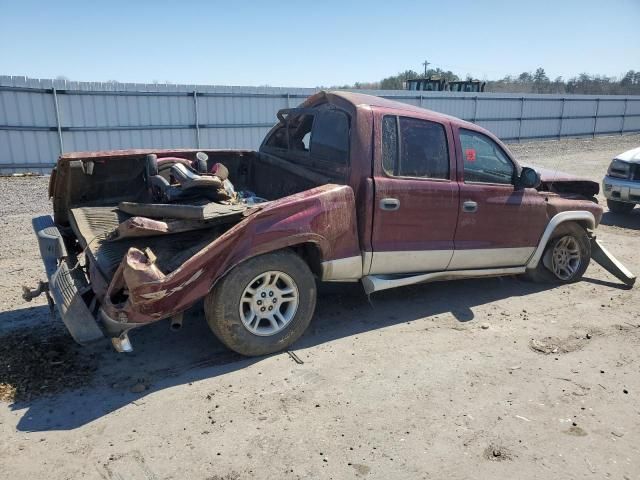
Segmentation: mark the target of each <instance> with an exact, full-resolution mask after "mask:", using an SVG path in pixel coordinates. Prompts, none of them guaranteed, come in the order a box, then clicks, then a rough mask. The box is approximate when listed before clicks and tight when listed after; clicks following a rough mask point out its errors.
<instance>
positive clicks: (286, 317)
mask: <svg viewBox="0 0 640 480" xmlns="http://www.w3.org/2000/svg"><path fill="white" fill-rule="evenodd" d="M299 302H300V296H299V294H298V286H297V285H296V282H294V281H293V278H291V277H290V276H289V275H287V274H286V273H284V272H278V271H269V272H265V273H261V274H260V275H258V276H257V277H255V278H254V279H253V280H251V282H249V285H247V287H246V288H245V289H244V292H243V293H242V296H241V297H240V319H241V320H242V324H243V325H244V326H245V328H246V329H247V330H249V331H250V332H251V333H253V334H254V335H259V336H262V337H266V336H269V335H275V334H276V333H279V332H281V331H282V330H284V328H285V327H286V326H287V325H289V323H291V320H293V317H294V316H295V314H296V311H297V310H298V304H299Z"/></svg>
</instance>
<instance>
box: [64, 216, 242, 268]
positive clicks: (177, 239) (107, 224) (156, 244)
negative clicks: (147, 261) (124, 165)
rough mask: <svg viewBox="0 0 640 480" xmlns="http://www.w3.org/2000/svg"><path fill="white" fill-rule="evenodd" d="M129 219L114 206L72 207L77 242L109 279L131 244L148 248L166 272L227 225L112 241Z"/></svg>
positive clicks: (72, 225)
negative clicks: (112, 236)
mask: <svg viewBox="0 0 640 480" xmlns="http://www.w3.org/2000/svg"><path fill="white" fill-rule="evenodd" d="M129 218H132V215H129V214H127V213H125V212H123V211H121V210H119V209H118V208H117V207H115V206H111V207H83V208H73V209H71V215H70V220H71V222H70V223H71V228H72V229H73V231H74V233H75V235H76V237H77V238H78V241H79V242H80V245H81V246H82V248H83V249H85V251H86V253H87V255H90V256H91V257H92V259H93V260H94V261H95V264H96V265H97V266H98V269H99V270H100V272H101V273H102V274H103V275H104V276H105V278H111V277H112V276H113V273H114V272H115V270H116V268H117V267H118V265H119V264H120V262H121V261H122V259H123V258H124V256H125V255H126V253H127V251H128V250H129V248H131V247H135V248H138V249H140V250H144V249H145V248H150V249H151V250H152V251H153V253H154V254H155V255H156V257H157V266H158V268H160V270H161V271H162V272H163V273H165V274H167V273H169V272H172V271H173V270H175V269H176V268H178V267H179V266H180V265H182V264H183V263H184V262H185V261H186V260H187V259H189V258H190V257H192V256H193V255H194V254H195V253H197V252H198V251H200V250H201V249H202V248H204V247H205V246H206V245H208V244H209V243H211V242H212V241H213V240H214V239H215V238H217V237H218V236H220V235H221V234H222V233H223V232H224V231H225V230H227V229H228V228H229V226H230V225H229V224H228V223H227V224H222V225H221V224H220V223H214V224H212V225H211V226H210V227H208V228H202V227H200V228H199V229H197V230H191V231H186V232H180V233H171V234H169V235H170V237H171V238H167V235H161V236H151V237H137V238H125V239H118V240H112V239H110V237H111V235H112V234H113V232H114V231H115V229H116V228H117V227H118V225H120V224H121V223H122V222H124V221H126V220H128V219H129Z"/></svg>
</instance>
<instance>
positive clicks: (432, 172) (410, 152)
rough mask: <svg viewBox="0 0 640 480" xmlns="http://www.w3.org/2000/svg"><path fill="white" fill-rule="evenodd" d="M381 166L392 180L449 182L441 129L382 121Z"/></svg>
mask: <svg viewBox="0 0 640 480" xmlns="http://www.w3.org/2000/svg"><path fill="white" fill-rule="evenodd" d="M382 166H383V168H384V170H385V172H386V173H387V175H392V176H396V177H419V178H442V179H448V178H449V150H448V148H447V136H446V134H445V131H444V126H442V125H441V124H439V123H435V122H429V121H427V120H418V119H416V118H409V117H399V118H398V121H397V123H396V117H390V116H387V117H384V118H383V121H382Z"/></svg>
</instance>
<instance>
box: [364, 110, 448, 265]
mask: <svg viewBox="0 0 640 480" xmlns="http://www.w3.org/2000/svg"><path fill="white" fill-rule="evenodd" d="M374 138H375V139H376V140H375V147H374V174H373V176H374V185H375V201H374V205H373V209H374V213H373V231H372V242H371V243H372V248H373V252H371V254H370V255H369V256H367V255H365V271H367V267H368V266H369V265H370V271H369V273H371V274H393V273H409V272H428V271H441V270H445V269H446V268H447V266H448V264H449V262H450V260H451V257H452V255H453V247H454V245H453V240H454V233H455V228H456V223H457V218H458V203H459V202H458V185H457V183H456V182H455V180H454V178H455V154H454V147H453V143H452V134H451V129H450V126H449V125H448V124H445V123H439V122H434V121H429V120H423V119H418V118H411V117H404V116H397V115H392V114H389V115H385V114H384V112H377V114H376V120H375V135H374ZM367 261H369V262H370V263H369V265H367Z"/></svg>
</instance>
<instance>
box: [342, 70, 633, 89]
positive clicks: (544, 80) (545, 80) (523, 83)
mask: <svg viewBox="0 0 640 480" xmlns="http://www.w3.org/2000/svg"><path fill="white" fill-rule="evenodd" d="M424 76H425V75H424V74H420V73H418V72H415V71H414V70H405V71H404V72H400V73H398V74H397V75H391V76H389V77H386V78H383V79H382V80H380V81H377V82H356V83H354V84H353V85H340V86H337V87H336V88H350V89H370V90H403V89H404V88H405V82H406V81H407V80H409V79H411V78H421V77H424ZM426 76H427V77H431V76H439V77H441V78H444V79H445V80H447V81H449V82H451V81H457V80H461V77H459V76H458V75H456V74H455V73H453V72H452V71H450V70H446V71H445V70H442V69H440V68H432V69H429V70H427V72H426ZM465 79H466V80H471V79H472V77H471V76H470V75H467V76H466V77H465ZM485 81H486V82H487V85H486V87H485V91H486V92H503V93H569V94H586V95H640V70H638V71H635V70H629V71H628V72H627V73H625V74H624V75H622V76H621V77H620V78H617V77H609V76H606V75H590V74H588V73H581V74H580V75H577V76H575V77H571V78H569V79H567V80H565V79H564V78H563V77H556V78H555V79H553V80H551V79H550V78H549V77H548V76H547V74H546V72H545V71H544V68H542V67H539V68H537V69H536V70H535V71H534V72H522V73H521V74H520V75H517V76H512V75H507V76H506V77H504V78H501V79H499V80H485Z"/></svg>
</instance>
